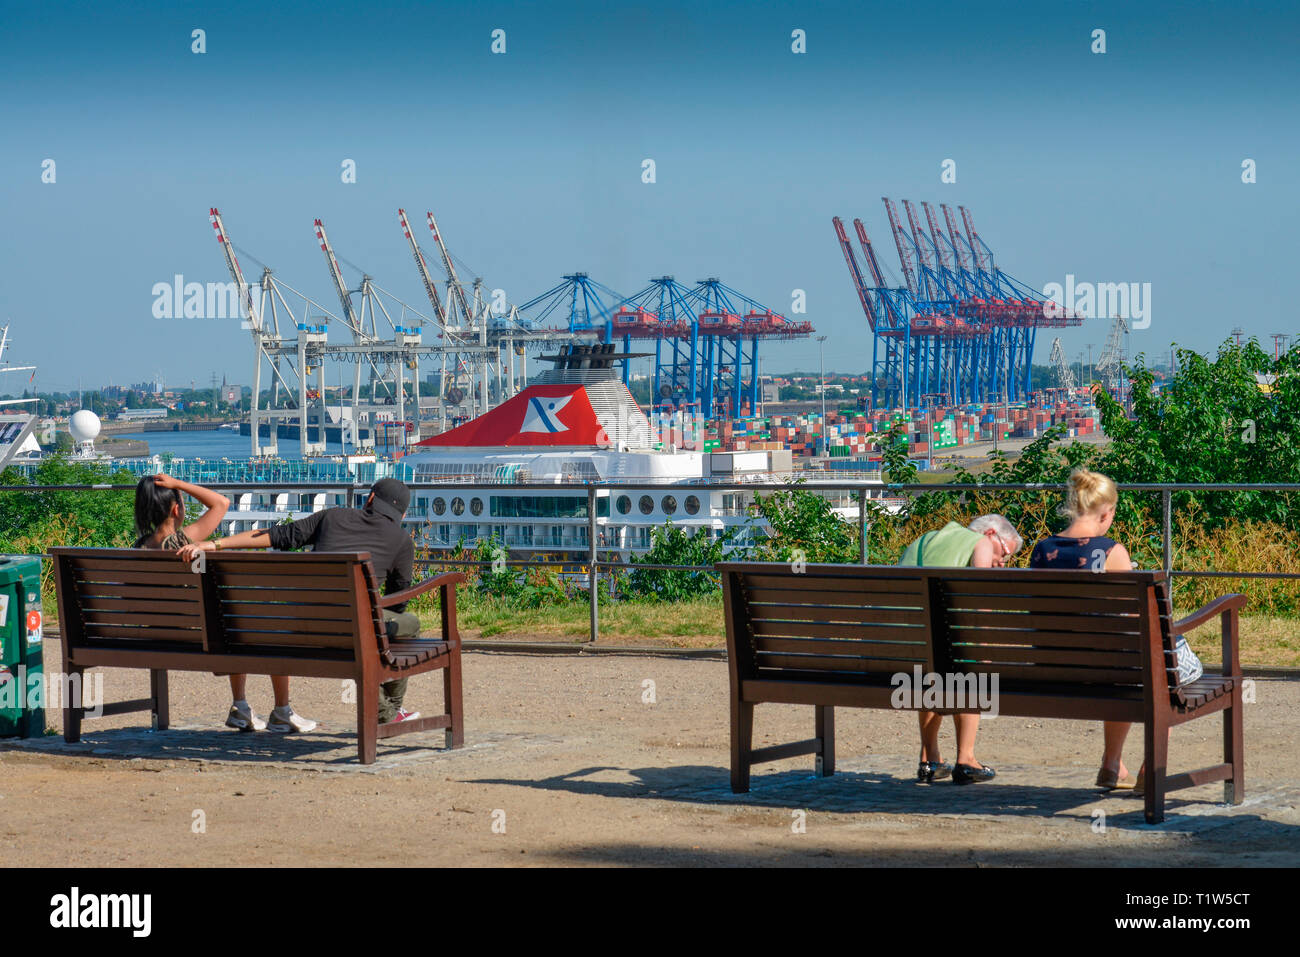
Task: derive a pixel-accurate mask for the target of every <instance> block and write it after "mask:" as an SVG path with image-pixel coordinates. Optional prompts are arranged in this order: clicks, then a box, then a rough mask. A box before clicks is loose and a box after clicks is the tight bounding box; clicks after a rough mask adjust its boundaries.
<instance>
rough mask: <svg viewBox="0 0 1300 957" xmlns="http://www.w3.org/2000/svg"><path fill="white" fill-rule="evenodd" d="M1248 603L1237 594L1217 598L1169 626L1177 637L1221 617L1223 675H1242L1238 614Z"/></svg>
mask: <svg viewBox="0 0 1300 957" xmlns="http://www.w3.org/2000/svg"><path fill="white" fill-rule="evenodd" d="M1246 602H1247V598H1246V596H1245V595H1241V594H1235V593H1234V594H1231V595H1224V596H1223V597H1222V598H1216V599H1215V600H1214V601H1212V602H1210V603H1209V604H1208V605H1206V606H1205V607H1204V608H1202V609H1200V610H1199V611H1194V612H1192V613H1191V614H1190V615H1188V616H1187V617H1186V618H1183V619H1180V620H1179V621H1176V622H1174V623H1173V624H1171V625H1170V626H1169V628H1170V632H1171V633H1172V634H1173V635H1174V636H1175V637H1177V636H1178V635H1181V634H1183V633H1184V632H1187V631H1191V630H1192V629H1193V628H1196V627H1197V626H1199V625H1203V624H1205V623H1206V622H1207V621H1209V620H1210V619H1211V618H1213V617H1214V616H1215V615H1219V616H1220V618H1221V620H1222V628H1223V632H1222V653H1223V658H1222V662H1223V665H1222V667H1223V673H1224V674H1225V675H1240V674H1241V661H1240V657H1239V654H1238V650H1237V612H1239V611H1240V610H1241V609H1242V608H1244V607H1245V606H1246Z"/></svg>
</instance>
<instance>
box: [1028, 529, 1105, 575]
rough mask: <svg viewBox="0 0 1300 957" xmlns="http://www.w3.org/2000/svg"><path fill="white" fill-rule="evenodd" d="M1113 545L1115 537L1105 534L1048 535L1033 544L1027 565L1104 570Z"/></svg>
mask: <svg viewBox="0 0 1300 957" xmlns="http://www.w3.org/2000/svg"><path fill="white" fill-rule="evenodd" d="M1115 545H1116V542H1115V539H1113V538H1107V537H1106V536H1105V535H1095V536H1093V537H1092V538H1066V537H1064V536H1062V535H1049V536H1048V537H1047V538H1044V539H1043V540H1042V541H1040V542H1039V543H1038V544H1037V545H1035V546H1034V551H1033V554H1032V555H1030V556H1029V567H1030V568H1067V569H1070V568H1072V569H1076V570H1077V569H1090V570H1092V571H1095V572H1101V571H1105V570H1106V557H1107V556H1108V555H1110V551H1111V549H1112V548H1114V547H1115Z"/></svg>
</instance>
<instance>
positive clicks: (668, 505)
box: [662, 495, 677, 515]
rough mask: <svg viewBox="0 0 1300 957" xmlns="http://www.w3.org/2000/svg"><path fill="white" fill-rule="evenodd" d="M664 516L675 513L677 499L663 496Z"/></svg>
mask: <svg viewBox="0 0 1300 957" xmlns="http://www.w3.org/2000/svg"><path fill="white" fill-rule="evenodd" d="M662 504H663V507H664V514H665V515H671V514H672V513H673V512H675V511H677V499H675V498H674V497H673V496H671V495H665V496H664V499H663V503H662Z"/></svg>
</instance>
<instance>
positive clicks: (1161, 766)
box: [1142, 721, 1169, 824]
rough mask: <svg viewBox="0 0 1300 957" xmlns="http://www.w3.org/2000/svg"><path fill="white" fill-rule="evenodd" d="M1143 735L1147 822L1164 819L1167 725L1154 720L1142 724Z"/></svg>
mask: <svg viewBox="0 0 1300 957" xmlns="http://www.w3.org/2000/svg"><path fill="white" fill-rule="evenodd" d="M1142 728H1143V733H1144V736H1145V739H1146V741H1145V749H1144V751H1145V755H1146V779H1145V782H1144V785H1145V790H1144V792H1143V795H1142V801H1143V804H1144V805H1145V807H1144V811H1145V813H1146V819H1147V823H1148V824H1159V823H1160V822H1161V821H1163V820H1164V819H1165V770H1166V765H1167V764H1168V762H1169V727H1168V725H1165V724H1160V723H1157V722H1155V721H1147V722H1146V723H1145V724H1143V725H1142Z"/></svg>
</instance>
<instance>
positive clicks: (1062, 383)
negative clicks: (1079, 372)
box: [1049, 336, 1075, 391]
mask: <svg viewBox="0 0 1300 957" xmlns="http://www.w3.org/2000/svg"><path fill="white" fill-rule="evenodd" d="M1049 361H1050V362H1051V363H1052V366H1053V368H1055V369H1056V386H1057V388H1059V389H1065V390H1067V391H1072V390H1073V389H1074V388H1075V384H1074V370H1072V369H1071V368H1070V364H1069V363H1068V362H1066V361H1065V350H1064V349H1062V348H1061V337H1060V336H1057V337H1056V338H1055V339H1053V340H1052V354H1051V356H1050V357H1049Z"/></svg>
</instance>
